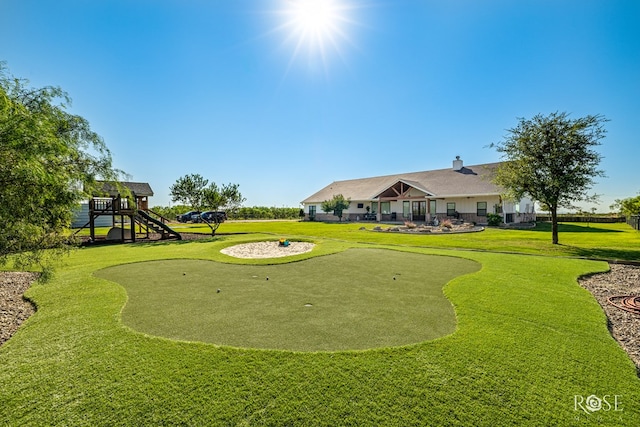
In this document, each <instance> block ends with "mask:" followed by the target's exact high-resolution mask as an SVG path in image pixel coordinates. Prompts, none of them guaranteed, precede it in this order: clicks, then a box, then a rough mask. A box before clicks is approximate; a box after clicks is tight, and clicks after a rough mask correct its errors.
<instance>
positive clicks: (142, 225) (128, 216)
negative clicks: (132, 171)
mask: <svg viewBox="0 0 640 427" xmlns="http://www.w3.org/2000/svg"><path fill="white" fill-rule="evenodd" d="M101 190H102V191H101V192H100V193H101V194H100V195H94V196H93V197H92V198H91V200H89V221H88V222H87V223H86V224H85V225H84V226H83V227H81V228H80V229H79V230H78V231H80V230H81V229H83V228H86V227H89V233H90V238H91V241H92V242H95V241H96V232H95V229H96V218H98V217H101V216H110V217H111V218H112V221H111V224H112V227H111V229H110V230H109V233H108V234H107V238H106V240H108V241H112V242H118V241H119V242H121V243H126V242H135V241H136V236H137V235H140V236H141V237H142V236H144V238H146V239H149V237H150V234H151V233H155V234H159V235H160V239H162V240H164V239H177V240H182V236H181V235H180V233H178V232H177V231H175V230H173V229H172V228H171V227H170V226H169V225H167V219H166V218H164V217H162V216H161V215H159V214H158V213H156V212H154V211H152V210H151V209H149V197H150V196H153V190H152V189H151V186H150V185H149V184H148V183H146V182H145V183H143V182H121V183H119V184H118V185H114V184H111V183H108V182H102V188H101ZM122 192H129V193H130V194H131V196H124V197H123V196H122V195H121V193H122ZM118 219H119V221H118ZM118 223H119V225H120V226H119V227H118V226H117V224H118ZM78 231H76V233H77V232H78Z"/></svg>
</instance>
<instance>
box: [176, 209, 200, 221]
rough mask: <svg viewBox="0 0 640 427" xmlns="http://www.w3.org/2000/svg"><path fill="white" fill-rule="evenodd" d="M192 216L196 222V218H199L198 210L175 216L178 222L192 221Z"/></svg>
mask: <svg viewBox="0 0 640 427" xmlns="http://www.w3.org/2000/svg"><path fill="white" fill-rule="evenodd" d="M194 217H195V218H196V221H195V222H198V220H199V219H200V211H189V212H187V213H184V214H182V215H178V216H176V220H177V221H178V222H189V221H193V219H194Z"/></svg>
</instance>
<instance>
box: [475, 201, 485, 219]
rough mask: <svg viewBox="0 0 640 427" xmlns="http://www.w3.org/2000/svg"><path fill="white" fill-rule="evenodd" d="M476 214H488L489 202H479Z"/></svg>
mask: <svg viewBox="0 0 640 427" xmlns="http://www.w3.org/2000/svg"><path fill="white" fill-rule="evenodd" d="M476 215H478V216H487V202H478V203H477V209H476Z"/></svg>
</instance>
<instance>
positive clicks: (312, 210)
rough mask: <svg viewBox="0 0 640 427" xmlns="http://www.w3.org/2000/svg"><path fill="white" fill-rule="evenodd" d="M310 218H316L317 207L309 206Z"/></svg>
mask: <svg viewBox="0 0 640 427" xmlns="http://www.w3.org/2000/svg"><path fill="white" fill-rule="evenodd" d="M309 216H310V217H311V218H313V217H315V216H316V206H315V205H311V206H309Z"/></svg>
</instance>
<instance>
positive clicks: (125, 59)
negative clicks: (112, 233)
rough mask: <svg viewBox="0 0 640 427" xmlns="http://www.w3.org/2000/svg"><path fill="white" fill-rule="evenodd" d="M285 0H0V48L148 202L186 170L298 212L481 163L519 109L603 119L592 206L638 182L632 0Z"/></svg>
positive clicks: (639, 108) (637, 51)
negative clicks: (52, 92)
mask: <svg viewBox="0 0 640 427" xmlns="http://www.w3.org/2000/svg"><path fill="white" fill-rule="evenodd" d="M299 1H300V0H273V1H266V0H262V1H258V0H234V1H231V0H227V1H224V0H110V1H107V0H57V1H55V2H54V1H48V2H47V1H42V0H0V40H1V41H0V60H4V61H6V63H7V66H8V68H9V71H10V72H11V73H12V74H13V75H15V76H17V77H23V78H26V79H28V80H29V81H30V82H31V85H33V86H36V87H41V86H45V85H54V86H60V87H62V88H63V89H64V90H65V91H67V92H68V93H69V95H70V96H71V98H72V99H73V105H72V108H71V111H72V112H74V113H76V114H79V115H82V116H83V117H85V118H87V119H88V120H89V122H90V123H91V126H92V128H93V129H94V130H95V131H96V132H98V133H99V134H100V135H101V136H102V137H103V138H104V140H105V142H106V144H107V145H108V147H109V148H110V150H111V151H112V154H113V158H114V163H115V166H116V167H118V168H120V169H123V170H124V171H126V172H128V173H129V174H130V175H131V179H132V180H134V181H144V182H149V183H150V184H151V186H152V188H153V189H154V191H155V196H154V197H153V198H152V199H151V205H168V204H169V203H170V197H169V187H170V186H171V184H173V183H174V182H175V181H176V179H178V178H179V177H181V176H183V175H185V174H188V173H199V174H201V175H203V176H204V177H206V178H208V179H209V180H211V181H215V182H216V183H218V184H223V183H228V182H232V183H238V184H240V191H241V192H242V194H243V195H244V196H245V197H246V199H247V201H246V203H245V205H247V206H254V205H261V206H291V207H297V206H299V202H300V201H301V200H303V199H304V198H306V197H307V196H309V195H311V194H312V193H314V192H315V191H317V190H318V189H320V188H322V187H324V186H325V185H327V184H329V183H330V182H332V181H334V180H343V179H352V178H362V177H367V176H377V175H386V174H394V173H401V172H415V171H422V170H430V169H441V168H447V167H450V166H451V161H452V160H453V159H454V158H455V156H457V155H459V156H461V157H462V159H463V160H464V162H465V164H467V165H471V164H478V163H487V162H494V161H498V160H500V158H499V156H498V153H497V152H496V151H495V149H491V148H488V145H489V144H491V143H495V142H498V141H500V140H502V138H503V137H504V136H505V135H506V129H509V128H511V127H514V126H515V125H516V124H517V118H519V117H525V118H529V117H532V116H533V115H535V114H538V113H542V114H545V115H546V114H549V113H551V112H555V111H560V112H562V111H566V112H568V113H571V115H572V117H575V118H577V117H581V116H584V115H587V114H601V115H604V116H605V117H606V118H607V119H609V120H610V121H609V122H608V123H607V124H606V128H607V130H608V135H607V137H606V138H605V139H604V140H603V143H602V145H601V146H600V147H599V151H600V152H601V154H602V155H603V156H604V160H603V162H602V163H601V167H602V168H603V169H604V170H605V172H606V174H607V178H602V179H599V183H598V185H597V186H596V187H595V188H594V191H595V192H597V193H599V194H602V195H603V197H602V201H601V203H600V205H599V206H597V208H598V210H599V211H608V207H609V205H610V204H611V203H612V202H613V200H614V199H619V198H626V197H633V196H635V195H637V194H638V191H640V180H638V172H637V160H638V159H639V158H640V144H639V143H638V142H639V141H638V135H640V25H638V22H640V2H638V1H635V0H630V1H623V0H598V1H593V0H563V1H557V0H549V1H544V0H535V1H534V0H518V1H514V0H508V1H507V0H504V1H499V0H485V1H477V0H446V1H445V0H440V1H428V0H423V1H418V0H415V1H410V0H393V1H390V0H389V1H375V0H373V1H366V0H343V1H338V0H335V1H334V3H333V9H331V10H330V11H329V12H326V11H324V10H322V11H315V12H314V14H315V15H314V16H315V17H316V18H317V17H318V16H319V15H320V14H322V16H325V14H326V15H327V16H328V18H327V20H326V21H323V22H320V23H318V22H315V21H313V20H312V19H311V20H307V19H306V18H304V17H301V16H300V15H299V14H296V13H294V11H296V10H298V9H296V7H298V6H299V4H298V2H299ZM316 1H322V0H316ZM314 28H317V30H316V32H315V33H314V32H312V31H313V29H314ZM580 206H582V207H583V208H589V207H590V205H587V204H584V203H583V204H581V205H580Z"/></svg>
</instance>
